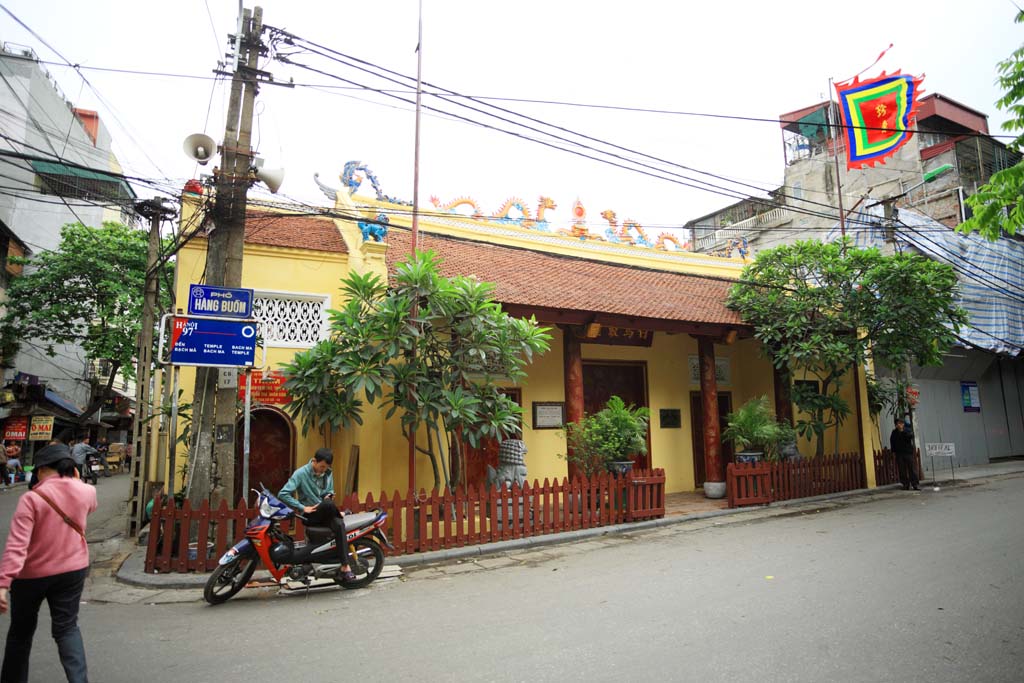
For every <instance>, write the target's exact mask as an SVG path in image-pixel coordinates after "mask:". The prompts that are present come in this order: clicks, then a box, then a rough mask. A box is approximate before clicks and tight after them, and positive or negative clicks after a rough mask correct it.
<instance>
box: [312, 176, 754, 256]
mask: <svg viewBox="0 0 1024 683" xmlns="http://www.w3.org/2000/svg"><path fill="white" fill-rule="evenodd" d="M339 179H340V180H341V183H342V186H343V187H344V188H345V190H346V192H347V194H348V196H349V197H352V196H354V195H355V193H356V191H357V190H358V189H359V187H360V186H361V185H362V184H363V182H364V181H367V180H368V181H370V185H371V186H372V187H373V190H374V193H375V195H376V197H377V201H378V202H386V203H389V204H398V205H402V206H412V202H408V201H405V200H402V199H396V198H395V197H391V196H389V195H386V194H384V191H383V189H382V188H381V184H380V181H379V180H378V179H377V176H376V175H375V174H374V173H373V171H372V170H370V167H369V166H367V165H366V164H364V163H363V162H361V161H347V162H345V166H344V169H343V170H342V172H341V175H340V176H339ZM313 182H315V183H316V184H317V187H319V188H320V191H321V192H323V194H324V196H326V197H327V198H328V199H330V200H331V201H334V202H337V200H338V190H337V189H335V188H332V187H330V186H329V185H327V184H325V183H323V182H321V181H320V174H319V173H314V174H313ZM430 203H431V204H433V205H434V207H435V208H436V209H438V210H439V211H444V212H446V213H449V214H452V215H453V216H456V217H458V218H462V219H467V218H468V219H472V220H474V221H487V222H490V223H499V224H502V225H511V226H514V227H519V228H523V229H526V230H535V231H538V232H545V233H550V234H553V235H558V236H560V237H564V238H568V239H572V240H579V241H581V242H611V243H615V244H622V245H624V246H630V247H641V248H646V249H654V250H658V251H664V252H667V253H673V252H676V251H683V252H690V251H692V247H691V245H690V243H689V242H681V241H680V240H679V239H678V238H677V237H676V236H675V235H672V234H671V233H667V232H662V233H661V234H659V235H658V237H657V238H656V239H653V240H652V239H651V238H650V237H648V236H647V233H646V232H645V231H644V228H643V226H642V225H640V223H639V222H637V221H635V220H633V219H627V220H625V221H623V223H622V226H621V227H620V226H619V224H618V219H617V217H616V214H615V212H614V211H612V210H611V209H608V210H606V211H604V212H602V213H601V216H602V217H603V218H604V219H605V220H607V221H608V223H609V224H610V227H609V228H608V229H606V230H605V232H604V234H603V235H601V234H598V233H593V232H590V230H588V229H587V225H586V218H587V210H586V208H584V206H583V203H582V202H581V201H580V200H579V199H576V202H575V203H574V204H573V209H572V213H573V218H572V226H571V227H570V228H561V229H558V230H554V229H553V228H552V225H551V223H550V222H549V221H548V219H547V215H546V213H547V212H548V211H554V210H555V209H557V208H558V204H556V203H555V200H554V199H552V198H551V197H547V196H544V195H541V197H540V198H539V200H538V202H537V212H536V215H534V214H533V213H532V212H531V211H530V207H529V206H528V205H527V204H526V202H524V201H523V200H522V199H521V198H519V197H515V196H513V197H509V198H508V199H507V200H505V202H504V203H503V204H502V205H501V206H500V207H498V209H497V211H495V212H494V213H493V214H491V215H490V216H486V215H485V214H484V212H483V210H482V209H481V208H480V204H479V203H478V202H477V201H476V200H475V199H473V198H472V197H469V196H466V195H463V196H460V197H456V198H455V199H452V200H451V201H448V202H442V201H441V200H440V199H439V198H438V197H437V196H436V195H434V196H432V197H431V198H430ZM461 207H470V209H471V211H472V213H471V214H470V215H466V214H465V213H459V212H458V211H456V209H459V208H461ZM514 213H518V216H516V215H513V214H514ZM387 224H388V220H387V216H386V215H385V214H384V213H378V215H377V218H376V221H372V220H367V221H360V222H359V228H360V230H361V231H362V233H363V238H364V239H367V240H368V239H374V240H375V241H378V242H379V241H382V240H383V239H384V237H385V236H386V235H387V227H388V226H387ZM634 233H635V234H634ZM733 242H735V244H732V243H731V244H730V245H729V247H728V253H727V256H728V255H730V254H731V253H732V249H733V248H737V247H741V248H740V249H739V253H740V254H741V255H742V256H744V257H745V256H746V254H747V244H746V240H742V244H741V241H740V240H734V241H733ZM670 244H671V245H672V246H673V248H669V246H668V245H670Z"/></svg>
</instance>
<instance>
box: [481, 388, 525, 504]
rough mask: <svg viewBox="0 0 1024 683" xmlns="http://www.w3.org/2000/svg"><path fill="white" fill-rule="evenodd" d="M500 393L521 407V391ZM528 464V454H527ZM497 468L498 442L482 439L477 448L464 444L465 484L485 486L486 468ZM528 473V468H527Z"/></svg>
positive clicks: (504, 390) (502, 391)
mask: <svg viewBox="0 0 1024 683" xmlns="http://www.w3.org/2000/svg"><path fill="white" fill-rule="evenodd" d="M501 393H503V394H505V395H506V396H508V397H509V398H511V399H512V400H513V401H514V402H515V403H516V405H518V406H519V407H520V408H522V407H523V392H522V390H521V389H502V390H501ZM526 457H527V462H529V457H530V456H529V454H527V456H526ZM488 465H490V466H491V467H493V468H495V469H497V468H498V440H497V439H484V441H483V442H481V443H480V446H478V447H477V448H472V447H471V446H470V445H469V444H468V443H467V444H466V484H467V485H469V486H472V487H478V486H480V484H485V485H486V484H487V466H488ZM527 472H529V466H527Z"/></svg>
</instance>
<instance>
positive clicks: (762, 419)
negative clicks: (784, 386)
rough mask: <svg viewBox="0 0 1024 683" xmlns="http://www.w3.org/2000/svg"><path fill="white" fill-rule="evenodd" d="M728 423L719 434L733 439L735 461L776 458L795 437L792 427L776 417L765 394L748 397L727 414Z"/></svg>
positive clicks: (727, 439)
mask: <svg viewBox="0 0 1024 683" xmlns="http://www.w3.org/2000/svg"><path fill="white" fill-rule="evenodd" d="M726 421H727V422H728V424H729V426H728V427H726V429H725V431H724V432H722V438H723V439H725V440H726V441H732V442H733V446H734V447H735V449H736V454H735V456H734V457H735V460H736V462H757V461H758V460H760V459H761V458H762V457H763V458H767V459H768V460H778V459H779V457H780V455H781V453H782V447H783V446H785V445H786V444H789V443H791V442H792V441H794V440H795V432H794V431H793V428H792V427H791V426H789V425H788V424H786V423H784V422H779V421H778V420H776V419H775V415H774V414H773V413H772V412H771V410H770V409H769V408H768V397H767V396H761V397H759V398H755V399H751V400H750V401H747V402H746V403H744V404H743V405H742V406H740V408H739V410H736V411H734V412H732V413H729V415H728V416H727V417H726Z"/></svg>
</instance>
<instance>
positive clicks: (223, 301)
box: [188, 285, 253, 318]
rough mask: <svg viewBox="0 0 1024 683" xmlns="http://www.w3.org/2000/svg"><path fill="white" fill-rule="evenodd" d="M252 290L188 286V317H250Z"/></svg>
mask: <svg viewBox="0 0 1024 683" xmlns="http://www.w3.org/2000/svg"><path fill="white" fill-rule="evenodd" d="M252 300H253V295H252V290H251V289H235V288H233V287H210V286H208V285H189V286H188V312H189V315H214V316H221V317H227V318H251V317H252Z"/></svg>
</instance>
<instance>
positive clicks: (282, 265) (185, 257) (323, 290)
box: [162, 239, 353, 488]
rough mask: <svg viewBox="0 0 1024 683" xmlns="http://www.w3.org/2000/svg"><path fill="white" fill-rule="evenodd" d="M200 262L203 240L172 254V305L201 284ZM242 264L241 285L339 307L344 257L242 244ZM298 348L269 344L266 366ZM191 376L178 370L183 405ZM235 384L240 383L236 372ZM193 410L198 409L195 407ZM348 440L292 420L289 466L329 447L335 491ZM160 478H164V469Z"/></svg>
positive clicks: (181, 451) (182, 451)
mask: <svg viewBox="0 0 1024 683" xmlns="http://www.w3.org/2000/svg"><path fill="white" fill-rule="evenodd" d="M205 262H206V242H205V240H200V239H195V240H193V241H192V242H190V243H189V244H188V245H186V246H185V247H184V248H183V249H182V250H181V251H180V252H179V253H178V259H177V271H176V281H175V296H176V300H177V301H178V302H182V303H183V302H187V300H188V287H189V285H190V284H192V283H198V282H201V281H202V280H201V278H202V276H203V271H204V269H205ZM242 263H243V265H242V287H247V288H253V289H255V290H257V291H264V292H275V291H277V292H285V293H288V294H314V295H326V296H328V297H329V300H328V308H336V307H338V306H340V305H341V304H342V300H341V291H340V287H339V284H340V281H341V278H342V277H344V276H345V275H346V274H347V272H348V257H347V256H346V255H345V254H337V253H328V252H321V251H308V250H300V249H284V248H276V247H275V248H270V247H265V246H260V245H252V244H247V245H246V247H245V254H244V257H243V262H242ZM300 350H302V349H300V348H294V347H280V346H269V347H268V348H267V368H269V369H273V368H276V367H277V366H278V365H279V364H280V363H282V362H286V361H289V360H291V358H292V357H293V356H294V355H295V353H296V352H297V351H300ZM261 360H262V355H261V352H260V351H257V363H259V362H260V361H261ZM195 374H196V373H195V369H194V368H190V367H183V368H182V369H181V374H180V386H181V389H182V392H183V393H182V401H183V402H191V401H192V399H193V386H194V384H195ZM239 382H240V383H241V382H244V379H243V376H242V375H241V374H240V375H239ZM195 408H196V409H197V410H198V406H196V407H195ZM183 426H184V423H183V422H182V423H179V430H180V429H181V428H182V427H183ZM179 433H180V431H179ZM239 436H241V434H240V433H239ZM352 442H353V435H352V434H351V433H348V431H347V430H340V431H337V432H334V433H328V434H323V433H320V432H319V431H317V430H315V429H314V430H310V431H309V432H308V433H307V434H305V435H303V434H302V425H301V423H300V422H296V424H295V452H294V458H293V464H294V466H296V467H297V466H299V465H301V464H304V463H306V462H307V461H308V460H309V459H310V458H311V457H312V455H313V453H314V452H315V451H316V450H317V449H318V448H321V447H325V446H327V447H330V448H331V449H332V450H333V451H334V455H335V461H334V472H335V486H336V487H337V488H340V487H341V486H342V485H343V483H344V474H345V472H346V471H347V464H348V457H349V452H350V447H351V445H352ZM176 458H177V465H178V467H180V465H181V464H182V463H183V462H185V459H186V458H187V451H186V448H185V447H184V446H179V448H178V451H177V455H176ZM162 474H163V475H164V476H166V475H167V472H166V468H165V470H164V472H163V473H162ZM179 485H180V482H179Z"/></svg>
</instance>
